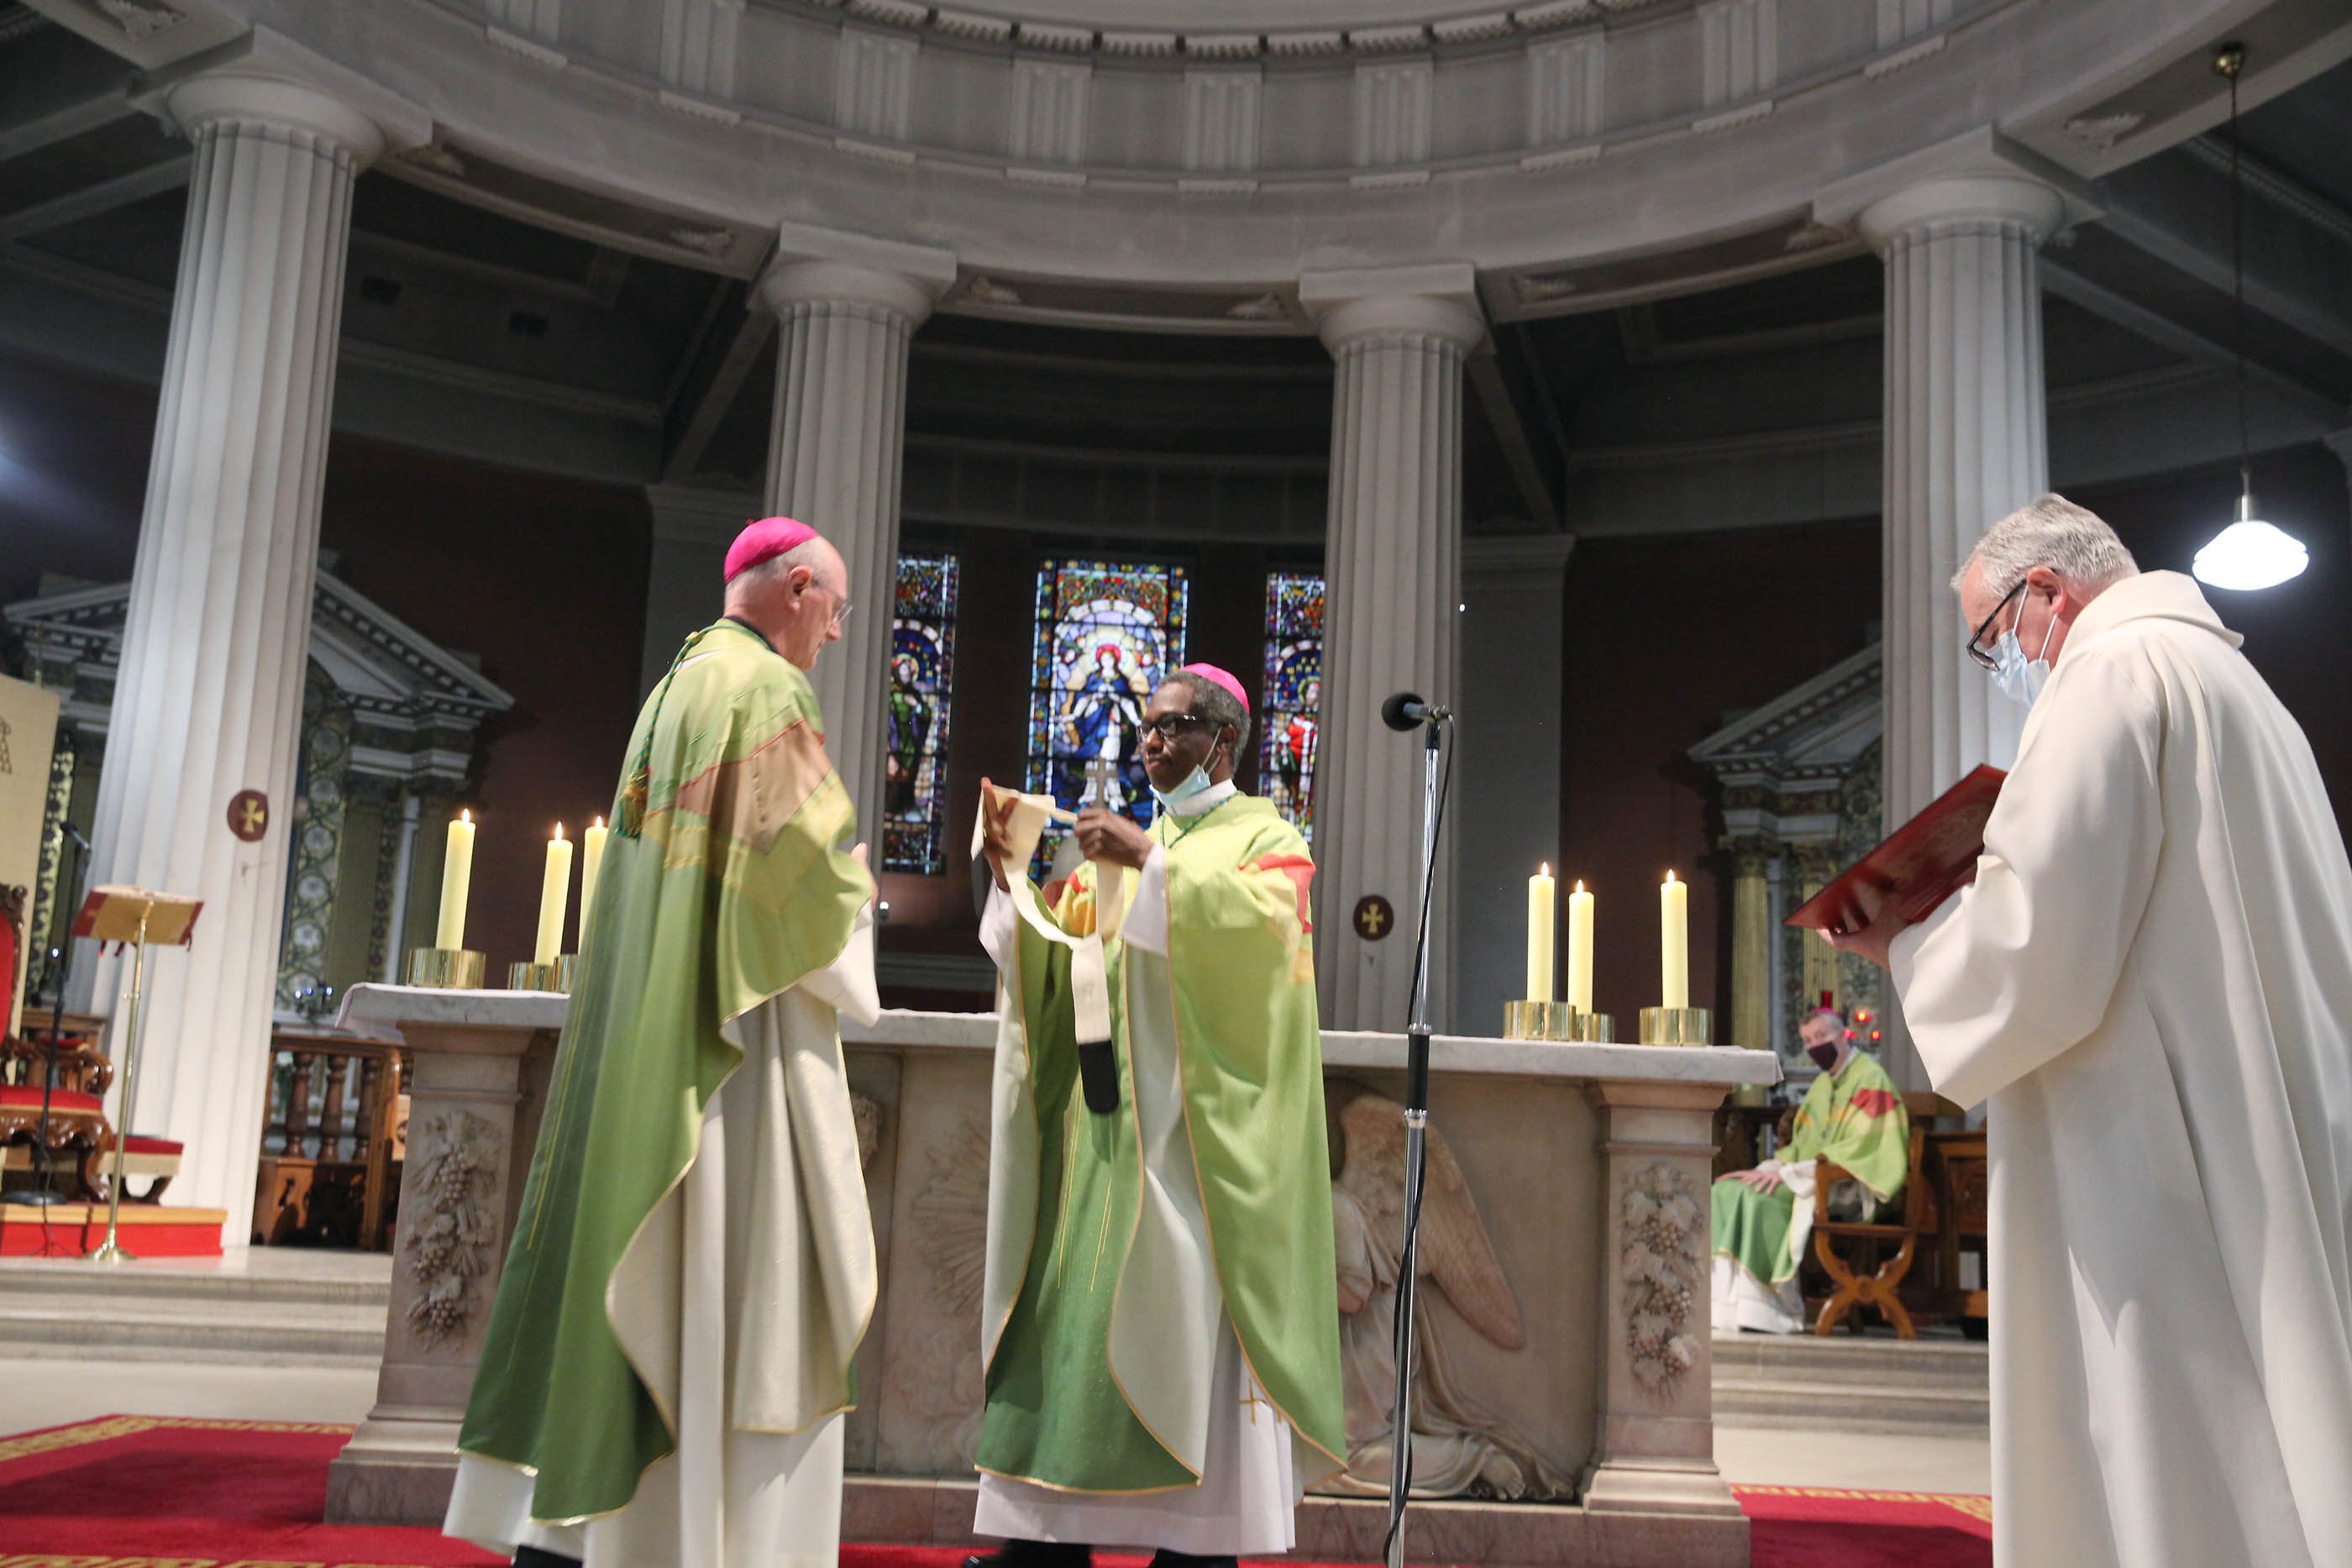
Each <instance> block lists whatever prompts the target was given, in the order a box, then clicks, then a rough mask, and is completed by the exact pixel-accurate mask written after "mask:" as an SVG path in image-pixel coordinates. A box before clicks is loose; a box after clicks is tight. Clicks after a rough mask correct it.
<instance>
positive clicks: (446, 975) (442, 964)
mask: <svg viewBox="0 0 2352 1568" xmlns="http://www.w3.org/2000/svg"><path fill="white" fill-rule="evenodd" d="M489 965H490V961H489V959H488V956H485V955H483V954H480V953H477V952H476V951H474V949H472V948H471V947H411V948H410V949H409V950H408V968H407V971H406V979H407V981H408V983H409V984H410V985H412V986H425V987H428V988H431V989H433V990H436V991H478V990H480V989H481V988H482V976H483V974H484V972H485V971H486V970H488V967H489Z"/></svg>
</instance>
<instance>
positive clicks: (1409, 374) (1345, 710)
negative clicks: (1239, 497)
mask: <svg viewBox="0 0 2352 1568" xmlns="http://www.w3.org/2000/svg"><path fill="white" fill-rule="evenodd" d="M1299 298H1300V300H1301V302H1302V303H1304V304H1305V305H1306V306H1307V308H1308V309H1309V310H1310V311H1312V312H1313V313H1314V315H1315V317H1316V324H1317V328H1318V330H1319V331H1320V332H1321V334H1322V337H1323V342H1324V345H1325V347H1327V348H1328V349H1329V350H1331V355H1332V358H1333V359H1334V361H1337V364H1338V371H1339V373H1338V376H1337V379H1336V384H1335V390H1334V392H1333V401H1332V420H1331V500H1330V527H1329V531H1328V536H1327V538H1326V542H1325V546H1324V549H1325V557H1324V559H1325V565H1324V571H1325V577H1326V581H1327V595H1328V597H1327V598H1326V600H1325V605H1326V621H1325V628H1324V643H1323V735H1322V742H1321V746H1322V749H1321V751H1320V753H1319V760H1318V764H1317V767H1316V772H1315V782H1316V790H1317V800H1316V808H1315V832H1316V840H1315V858H1316V861H1317V862H1318V867H1319V870H1318V875H1317V877H1316V897H1317V898H1318V901H1319V903H1318V906H1317V914H1316V929H1317V931H1318V933H1319V936H1318V960H1319V961H1318V968H1319V969H1320V971H1321V973H1320V980H1321V986H1322V1005H1323V1022H1324V1024H1325V1026H1326V1027H1328V1028H1331V1029H1384V1030H1402V1028H1403V1027H1404V1025H1405V1022H1406V1019H1407V1016H1408V1013H1409V1010H1410V1000H1411V998H1410V992H1411V988H1412V953H1413V941H1412V938H1413V928H1414V921H1415V919H1416V917H1417V910H1418V907H1419V896H1420V885H1419V884H1420V866H1421V831H1422V793H1423V791H1422V749H1421V745H1420V742H1419V739H1418V737H1412V736H1401V735H1397V734H1395V733H1393V732H1392V731H1391V730H1389V729H1388V728H1387V727H1384V726H1383V725H1382V724H1381V717H1380V710H1381V702H1382V700H1383V699H1385V698H1386V697H1387V696H1388V695H1390V694H1391V693H1392V692H1397V691H1403V690H1412V691H1415V692H1418V693H1420V694H1421V695H1422V696H1423V698H1424V699H1426V700H1428V701H1430V702H1433V703H1444V704H1448V705H1451V704H1453V703H1454V702H1455V700H1456V698H1457V696H1458V693H1457V692H1456V690H1455V685H1454V671H1455V666H1456V664H1457V662H1458V653H1459V645H1460V638H1461V626H1460V614H1459V611H1460V606H1461V602H1462V363H1463V356H1464V355H1465V353H1466V352H1467V351H1468V350H1470V349H1471V348H1472V347H1473V346H1475V344H1476V343H1477V342H1478V340H1480V339H1481V338H1482V337H1484V336H1485V334H1486V321H1485V319H1484V318H1483V317H1482V316H1481V315H1480V314H1479V312H1478V308H1477V306H1476V302H1475V294H1474V293H1473V291H1472V278H1471V274H1470V269H1469V268H1468V267H1415V268H1398V269H1393V270H1383V271H1371V272H1356V273H1324V274H1315V275H1310V276H1308V277H1306V278H1304V279H1302V280H1301V283H1300V287H1299ZM1458 782H1459V780H1458V779H1457V783H1458ZM1457 826H1458V822H1457ZM1454 841H1455V835H1454V834H1452V833H1449V834H1448V835H1447V836H1446V838H1445V840H1444V842H1443V843H1441V845H1440V850H1441V854H1440V858H1439V861H1438V868H1437V878H1436V885H1435V891H1434V895H1433V896H1434V905H1433V907H1434V911H1435V914H1434V917H1433V923H1432V927H1431V949H1432V953H1433V959H1432V962H1433V970H1432V975H1433V979H1432V984H1431V988H1430V1019H1431V1021H1432V1023H1433V1024H1434V1025H1436V1026H1437V1027H1439V1028H1441V1029H1452V1028H1455V1027H1460V1028H1465V1029H1475V1027H1476V1025H1475V1020H1456V1019H1450V1018H1449V1016H1448V1014H1447V1010H1446V1003H1447V1000H1448V998H1449V996H1450V994H1451V993H1450V989H1449V978H1450V976H1451V974H1452V970H1453V964H1452V949H1453V946H1454V944H1453V942H1452V940H1451V939H1450V935H1449V934H1450V932H1451V930H1452V928H1453V924H1454V918H1455V911H1454V907H1453V899H1452V890H1453V883H1454V877H1453V874H1452V865H1453V859H1454V856H1453V844H1454ZM1368 894H1379V895H1380V896H1381V897H1383V898H1385V899H1387V900H1388V902H1389V904H1391V906H1392V907H1393V909H1394V910H1395V916H1396V917H1395V929H1394V930H1393V931H1391V932H1389V933H1387V934H1385V935H1384V936H1382V938H1381V940H1377V941H1373V940H1368V939H1367V938H1366V937H1365V936H1364V935H1362V934H1361V933H1360V932H1359V931H1358V930H1357V929H1356V928H1355V926H1354V925H1353V921H1352V916H1353V914H1354V911H1355V908H1356V905H1357V903H1358V901H1359V900H1360V899H1362V898H1364V897H1365V896H1366V895H1368Z"/></svg>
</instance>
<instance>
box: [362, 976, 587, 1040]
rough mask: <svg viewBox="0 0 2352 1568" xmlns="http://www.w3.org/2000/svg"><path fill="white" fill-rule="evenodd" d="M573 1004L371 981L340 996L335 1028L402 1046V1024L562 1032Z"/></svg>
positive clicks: (536, 994) (548, 994)
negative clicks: (340, 1003) (341, 1003)
mask: <svg viewBox="0 0 2352 1568" xmlns="http://www.w3.org/2000/svg"><path fill="white" fill-rule="evenodd" d="M571 1009H572V998H570V997H567V996H563V995H562V994H560V993H558V992H555V991H445V990H440V989H436V988H434V987H431V986H385V985H379V984H376V983H375V982H373V981H368V982H366V983H364V984H362V985H357V986H353V987H352V988H351V989H350V990H348V991H345V992H344V993H343V1010H342V1011H341V1013H340V1014H338V1015H337V1016H336V1019H335V1022H336V1024H337V1025H338V1026H339V1027H341V1028H343V1029H347V1030H351V1031H352V1033H353V1034H356V1035H360V1036H362V1037H363V1038H365V1039H368V1040H390V1041H393V1042H394V1043H395V1044H397V1043H398V1042H399V1041H400V1040H401V1032H400V1029H401V1025H403V1024H432V1025H437V1026H440V1027H443V1028H446V1027H448V1026H450V1025H453V1024H454V1025H458V1026H461V1027H462V1026H468V1025H470V1026H472V1027H474V1028H477V1029H562V1027H563V1015H564V1014H565V1013H567V1012H569V1011H570V1010H571Z"/></svg>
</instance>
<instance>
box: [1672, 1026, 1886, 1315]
mask: <svg viewBox="0 0 2352 1568" xmlns="http://www.w3.org/2000/svg"><path fill="white" fill-rule="evenodd" d="M1814 1159H1826V1160H1829V1161H1831V1162H1832V1164H1834V1165H1836V1166H1839V1167H1840V1168H1841V1169H1843V1170H1844V1171H1845V1172H1846V1173H1847V1174H1848V1175H1850V1176H1853V1177H1854V1178H1855V1179H1857V1180H1859V1181H1860V1182H1861V1183H1862V1185H1863V1186H1865V1187H1867V1188H1868V1189H1869V1191H1870V1196H1871V1197H1873V1198H1874V1199H1876V1200H1877V1202H1878V1203H1879V1204H1880V1205H1881V1206H1882V1207H1883V1206H1885V1205H1886V1204H1889V1203H1892V1202H1893V1201H1894V1200H1895V1197H1896V1195H1897V1194H1899V1193H1900V1192H1901V1191H1902V1190H1903V1182H1904V1178H1905V1177H1906V1176H1908V1175H1909V1174H1910V1169H1911V1117H1910V1114H1909V1113H1908V1112H1906V1111H1905V1109H1904V1108H1903V1095H1902V1092H1901V1091H1899V1090H1897V1089H1896V1088H1895V1081H1894V1080H1893V1079H1891V1078H1889V1077H1887V1076H1886V1069H1885V1068H1884V1067H1881V1066H1880V1065H1879V1064H1878V1059H1877V1058H1876V1057H1874V1056H1870V1055H1866V1054H1865V1053H1864V1052H1862V1051H1852V1052H1849V1053H1848V1054H1847V1057H1846V1061H1845V1065H1844V1066H1843V1068H1841V1069H1839V1070H1838V1071H1837V1072H1836V1073H1835V1074H1834V1075H1832V1074H1830V1073H1827V1072H1824V1073H1822V1075H1821V1076H1820V1077H1818V1078H1816V1079H1814V1080H1813V1082H1812V1085H1811V1087H1810V1088H1808V1089H1807V1090H1806V1091H1805V1098H1804V1100H1803V1102H1802V1103H1800V1104H1799V1105H1798V1107H1797V1114H1796V1116H1795V1118H1794V1119H1793V1121H1792V1123H1791V1124H1790V1128H1789V1145H1788V1147H1787V1148H1785V1149H1783V1150H1782V1151H1781V1152H1780V1160H1781V1163H1783V1164H1784V1165H1796V1164H1799V1163H1801V1162H1802V1161H1805V1160H1814ZM1796 1207H1797V1199H1796V1196H1795V1195H1794V1194H1793V1193H1791V1192H1790V1190H1789V1189H1788V1188H1787V1187H1785V1186H1782V1187H1780V1188H1777V1189H1775V1190H1774V1191H1771V1192H1758V1191H1757V1190H1755V1189H1754V1188H1753V1187H1750V1186H1747V1185H1746V1184H1745V1183H1742V1182H1737V1181H1734V1180H1732V1179H1731V1178H1730V1177H1729V1176H1726V1177H1724V1178H1723V1179H1722V1180H1720V1181H1718V1182H1717V1183H1716V1184H1715V1194H1714V1253H1715V1256H1717V1257H1718V1258H1729V1259H1731V1260H1733V1261H1734V1262H1737V1263H1738V1265H1739V1266H1740V1267H1741V1268H1743V1269H1745V1270H1748V1272H1749V1273H1750V1274H1752V1275H1754V1276H1755V1277H1756V1278H1757V1279H1758V1280H1760V1281H1763V1282H1764V1283H1765V1284H1768V1285H1779V1284H1780V1283H1782V1282H1783V1281H1788V1280H1790V1279H1793V1278H1794V1277H1795V1276H1796V1272H1797V1263H1798V1260H1797V1259H1796V1257H1795V1256H1793V1255H1792V1253H1791V1252H1790V1247H1789V1228H1790V1222H1791V1221H1792V1220H1793V1218H1795V1214H1796Z"/></svg>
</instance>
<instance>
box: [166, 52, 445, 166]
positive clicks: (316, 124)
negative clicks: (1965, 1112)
mask: <svg viewBox="0 0 2352 1568" xmlns="http://www.w3.org/2000/svg"><path fill="white" fill-rule="evenodd" d="M142 104H143V106H144V107H147V108H149V109H151V110H159V111H160V112H161V113H162V114H163V116H164V117H165V118H166V119H167V120H170V121H171V122H172V123H173V125H176V126H177V127H179V129H180V130H181V131H183V132H184V133H185V134H186V135H187V137H188V138H189V139H190V140H191V141H194V140H195V139H196V138H197V137H199V136H200V135H202V134H203V132H204V131H205V129H206V128H208V127H211V126H216V125H221V124H225V123H228V124H247V125H258V126H269V127H275V128H278V129H280V130H286V131H303V132H307V133H309V134H310V135H312V136H315V137H318V138H319V139H320V140H321V141H326V142H329V143H331V145H333V146H334V147H336V148H338V149H340V150H341V152H342V153H343V154H344V155H345V156H346V157H348V158H350V159H351V161H352V165H353V166H354V167H355V168H361V169H364V168H366V167H367V166H368V165H369V164H371V163H373V162H375V161H376V160H377V159H378V158H380V157H382V156H383V154H384V153H386V152H401V151H404V150H405V149H407V148H410V147H421V146H423V145H424V144H425V142H427V141H431V140H432V139H433V117H432V116H431V115H430V114H428V113H426V112H425V110H423V109H422V108H420V107H419V106H417V105H416V104H415V103H412V102H410V101H409V100H408V99H404V98H402V97H401V96H400V95H398V94H397V93H394V92H390V91H387V90H386V89H383V88H382V87H379V86H377V85H376V84H375V83H374V82H373V81H371V80H369V79H368V78H365V77H363V76H361V75H359V74H358V73H357V72H355V71H351V70H348V69H345V68H343V67H341V66H339V65H337V64H335V63H334V62H333V61H331V60H329V59H326V58H324V57H321V56H319V55H315V54H313V53H311V52H310V50H308V49H306V48H303V47H301V46H300V45H299V44H295V43H292V42H290V41H289V40H288V39H286V38H284V37H280V36H278V34H276V33H273V32H271V31H270V30H269V29H268V28H266V27H257V28H255V29H254V30H253V33H252V34H251V35H250V37H248V38H247V43H246V47H245V48H244V49H243V50H242V51H241V52H239V53H238V54H237V55H236V57H233V58H230V59H226V60H217V59H215V60H211V61H210V62H209V63H208V64H207V65H206V66H205V68H202V69H200V70H197V71H195V72H194V73H193V74H190V75H186V76H182V77H177V78H168V79H166V80H164V81H163V82H161V83H159V84H158V85H157V87H156V89H154V91H153V92H152V93H151V94H149V95H147V96H145V97H144V98H143V99H142Z"/></svg>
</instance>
